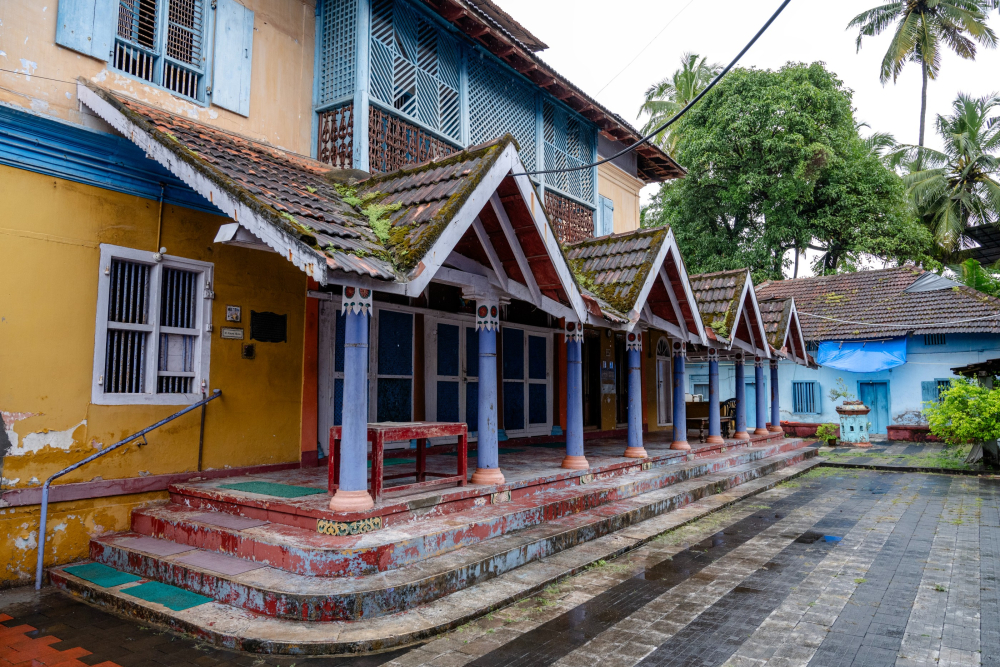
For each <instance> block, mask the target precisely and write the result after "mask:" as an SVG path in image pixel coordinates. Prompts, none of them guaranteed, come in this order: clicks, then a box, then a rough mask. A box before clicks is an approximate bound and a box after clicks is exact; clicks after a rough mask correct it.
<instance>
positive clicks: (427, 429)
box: [327, 422, 469, 503]
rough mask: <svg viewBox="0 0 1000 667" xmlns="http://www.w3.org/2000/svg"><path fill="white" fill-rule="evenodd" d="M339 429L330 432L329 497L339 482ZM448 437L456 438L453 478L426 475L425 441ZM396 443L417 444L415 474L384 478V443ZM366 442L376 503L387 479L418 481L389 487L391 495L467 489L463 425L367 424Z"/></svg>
mask: <svg viewBox="0 0 1000 667" xmlns="http://www.w3.org/2000/svg"><path fill="white" fill-rule="evenodd" d="M341 428H342V427H340V426H334V427H333V428H331V429H330V453H331V454H330V461H331V465H330V468H329V481H328V483H327V486H328V487H329V489H330V493H333V492H334V491H335V490H336V489H337V480H339V479H340V474H339V473H340V435H341ZM448 436H458V472H456V473H455V474H454V475H451V474H449V473H442V472H428V471H427V469H426V468H427V453H426V452H427V440H428V438H441V437H448ZM399 440H416V441H417V471H416V472H415V473H412V472H407V473H402V474H398V475H389V476H383V474H382V468H383V466H382V454H383V452H384V450H385V443H386V442H395V441H399ZM368 442H370V443H372V474H371V481H370V484H369V487H368V489H369V493H371V496H372V498H374V499H375V502H376V503H379V502H382V483H383V481H384V480H387V479H400V478H402V477H414V476H416V478H417V481H416V482H415V483H413V484H403V485H400V486H394V487H392V488H391V489H389V491H391V492H396V491H405V490H410V489H419V488H422V487H426V486H437V485H440V484H451V483H456V482H457V483H458V485H459V486H465V485H466V478H467V476H468V459H467V457H468V449H469V427H468V426H467V425H466V424H465V423H464V422H463V423H457V424H456V423H450V422H382V423H378V424H368ZM401 451H406V450H401ZM428 477H435V478H437V479H432V480H430V481H428V480H427V478H428Z"/></svg>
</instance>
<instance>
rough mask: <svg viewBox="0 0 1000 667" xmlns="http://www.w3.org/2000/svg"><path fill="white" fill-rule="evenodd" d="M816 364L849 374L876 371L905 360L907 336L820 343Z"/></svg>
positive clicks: (900, 364) (903, 362)
mask: <svg viewBox="0 0 1000 667" xmlns="http://www.w3.org/2000/svg"><path fill="white" fill-rule="evenodd" d="M816 363H818V364H819V365H820V366H827V367H829V368H836V369H837V370H840V371H849V372H851V373H876V372H878V371H884V370H886V369H887V368H895V367H896V366H902V365H903V364H905V363H906V338H903V337H900V338H890V339H888V340H876V341H871V340H857V341H838V340H826V341H823V342H822V343H820V344H819V352H817V353H816Z"/></svg>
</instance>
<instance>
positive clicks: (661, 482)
mask: <svg viewBox="0 0 1000 667" xmlns="http://www.w3.org/2000/svg"><path fill="white" fill-rule="evenodd" d="M805 444H806V443H805V442H803V441H801V440H797V439H785V440H778V441H776V442H767V443H764V444H762V445H761V446H758V447H749V448H743V449H738V450H735V451H730V452H726V453H723V454H719V455H717V456H714V457H710V458H704V459H697V460H694V461H686V460H683V459H680V460H678V462H676V463H674V464H672V465H662V466H656V467H651V468H650V469H648V470H645V471H644V470H642V467H641V466H633V467H632V468H631V469H630V471H629V472H628V473H627V474H619V473H612V472H606V473H599V474H596V475H590V476H589V477H588V476H577V477H575V478H573V479H574V482H573V484H572V485H568V486H566V485H562V486H556V487H552V488H549V489H548V490H547V491H544V492H541V493H538V492H534V493H526V494H523V495H519V494H517V493H513V492H512V493H510V494H506V493H500V494H495V495H493V496H481V497H480V498H481V500H482V502H481V503H479V504H478V505H477V506H474V507H471V508H470V509H468V510H466V511H464V512H461V513H449V514H444V515H437V516H435V515H434V514H433V513H432V512H431V510H432V509H433V506H428V507H425V508H415V509H413V510H411V511H410V512H409V514H408V517H409V518H408V520H407V521H405V522H404V521H396V522H394V523H393V524H392V525H390V526H388V527H386V528H382V529H381V530H376V531H373V532H370V533H365V534H361V535H351V536H343V537H335V536H330V535H325V534H323V533H320V532H318V531H317V530H316V529H315V528H303V527H296V526H290V525H287V524H286V523H265V524H263V525H258V526H251V527H247V528H243V529H240V528H238V527H223V526H219V525H214V524H212V523H210V522H209V521H208V520H206V517H205V510H204V509H203V508H200V507H199V508H191V507H187V506H184V505H179V504H176V503H170V504H167V505H161V506H154V507H149V508H144V509H139V510H136V511H135V512H133V515H132V530H133V531H135V532H136V533H140V534H142V535H148V536H150V537H155V538H159V539H164V540H168V541H171V542H176V543H178V544H182V545H186V546H190V547H196V548H199V549H205V550H209V551H217V552H219V553H225V554H229V555H231V556H236V557H238V558H243V559H246V560H250V561H254V562H257V563H262V564H265V565H268V566H270V567H272V568H276V569H280V570H285V571H287V572H291V573H295V574H301V575H305V576H318V577H359V576H365V575H372V574H376V573H378V572H388V571H390V570H394V569H397V568H401V567H408V566H411V565H413V564H415V563H419V562H421V561H424V560H426V559H428V558H432V557H435V556H440V555H442V554H445V553H447V552H449V551H453V550H455V549H459V548H462V547H468V546H471V545H474V544H479V543H482V542H486V541H490V540H493V539H495V538H497V537H499V536H501V535H507V534H510V533H511V532H512V531H518V530H524V529H527V528H531V527H533V526H538V525H540V524H543V523H545V522H549V521H553V520H555V519H559V518H561V517H565V516H569V515H572V514H576V513H579V512H582V511H586V510H588V509H593V508H596V507H600V506H602V505H607V504H609V503H613V502H617V501H620V500H625V499H628V498H632V497H634V496H637V495H639V494H643V493H648V492H650V491H656V490H657V489H661V488H664V487H668V486H670V485H673V484H678V483H680V482H684V481H687V480H691V479H696V478H698V477H702V476H704V475H709V474H712V473H717V472H720V471H723V470H726V469H729V468H734V467H736V466H741V465H745V464H747V463H752V462H754V461H760V460H763V459H766V458H768V457H771V456H775V455H778V454H781V453H782V452H789V451H797V450H798V449H800V448H802V447H803V446H805ZM681 461H683V462H681ZM211 516H213V515H209V517H211Z"/></svg>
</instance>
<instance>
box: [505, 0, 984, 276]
mask: <svg viewBox="0 0 1000 667" xmlns="http://www.w3.org/2000/svg"><path fill="white" fill-rule="evenodd" d="M495 1H496V2H497V4H499V5H500V6H501V7H502V8H503V9H504V11H506V12H507V13H509V14H510V15H511V16H513V17H514V18H515V19H516V20H517V21H518V22H520V23H521V24H522V25H524V26H525V27H526V28H527V29H528V30H529V31H531V32H532V33H533V34H535V36H537V37H538V38H539V39H541V40H542V41H543V42H545V43H546V44H548V45H549V48H548V49H547V50H545V51H542V52H541V53H540V54H539V56H540V57H541V58H542V59H543V60H544V61H546V62H547V63H548V64H549V65H551V66H552V67H554V68H555V69H556V71H558V72H559V73H560V74H562V75H563V76H565V77H567V78H568V79H569V80H570V81H572V82H573V83H575V84H576V85H577V86H579V87H580V88H581V89H583V90H584V91H585V92H586V93H588V94H589V95H591V96H592V97H595V98H596V99H597V100H598V101H599V102H601V103H602V104H603V105H605V106H606V107H607V108H609V109H611V110H612V111H615V112H617V113H619V114H621V115H622V116H623V117H624V118H625V119H626V120H628V121H629V122H631V123H633V124H634V125H635V126H636V127H641V125H642V121H639V120H637V119H636V114H637V113H638V110H639V107H640V105H641V104H642V101H643V97H644V93H645V91H646V88H648V87H649V86H650V85H651V84H652V83H654V82H656V81H658V80H660V79H662V78H663V77H665V76H668V75H670V74H672V73H673V71H674V70H675V69H677V68H678V67H679V66H680V59H681V55H682V54H684V53H685V52H688V51H692V52H695V53H698V54H701V55H704V56H707V57H708V58H709V61H710V62H719V63H727V62H729V60H731V59H732V58H733V57H734V56H735V55H736V54H737V53H738V52H739V50H740V49H741V48H743V46H744V45H745V44H746V43H747V42H748V41H749V40H750V38H751V37H753V35H754V33H756V32H757V30H759V29H760V27H761V26H762V25H763V24H764V22H765V21H766V20H767V18H768V17H769V16H770V15H771V14H772V13H773V12H774V10H775V9H777V7H778V5H780V4H781V3H780V0H610V1H608V0H603V1H601V2H598V1H597V0H495ZM879 4H882V3H881V1H880V0H837V1H836V2H819V1H818V0H792V2H791V4H789V5H788V7H787V8H786V9H785V11H784V12H783V13H782V15H781V16H780V17H778V19H777V20H776V21H775V22H774V24H773V25H772V26H771V27H770V28H769V29H768V31H767V32H766V33H765V34H764V35H763V36H762V37H761V38H760V40H759V41H758V42H757V43H756V44H755V45H754V46H753V48H751V49H750V51H749V52H747V54H746V55H745V56H744V57H743V60H742V61H741V62H740V65H741V66H744V67H757V68H768V69H776V68H778V67H781V66H782V65H784V64H785V63H786V62H789V61H793V62H806V63H810V62H815V61H822V62H824V63H826V66H827V68H828V69H830V70H831V71H832V72H834V73H836V74H837V76H838V77H839V78H840V79H841V80H842V81H843V82H844V84H845V85H846V86H847V87H848V88H850V89H851V90H853V91H854V98H853V99H854V107H855V118H856V119H857V120H858V121H863V122H866V123H868V125H869V126H870V127H871V128H872V129H873V130H877V131H880V132H890V133H892V134H893V135H894V136H895V137H896V140H897V141H900V142H903V143H913V144H915V143H917V136H918V131H919V118H920V70H919V68H918V67H916V66H915V65H913V64H909V65H907V66H906V67H905V68H904V70H903V73H902V74H901V75H900V77H899V79H898V81H896V82H895V83H892V82H891V81H890V82H889V83H887V84H886V85H885V86H883V85H882V84H881V83H880V82H879V69H880V64H881V62H882V57H883V56H884V55H885V50H886V48H888V45H889V40H890V37H891V35H890V33H888V32H887V33H884V34H882V35H880V36H878V37H867V38H865V40H864V42H863V44H862V48H861V51H860V52H858V51H857V49H856V46H855V38H856V36H857V31H856V30H854V29H852V30H847V24H848V23H849V22H850V20H851V19H852V18H854V17H855V16H856V15H857V14H858V13H860V12H862V11H865V10H867V9H870V8H872V7H874V6H877V5H879ZM678 13H679V14H678ZM675 17H676V18H675ZM668 23H669V25H668ZM990 23H991V27H992V28H993V30H994V31H996V32H998V33H1000V13H998V12H993V14H992V15H991V17H990ZM664 27H666V29H664ZM661 30H662V34H660V35H659V37H656V39H655V41H653V42H652V44H650V45H649V47H648V48H647V49H646V50H645V52H643V53H642V54H641V55H639V57H638V58H636V60H635V62H633V63H632V64H631V65H629V66H628V67H627V68H626V69H625V71H624V72H622V73H621V74H618V72H619V71H620V70H621V69H622V68H624V67H625V66H626V65H627V64H628V63H629V61H631V60H632V59H633V58H635V56H636V55H637V54H638V53H639V52H640V50H641V49H642V48H643V47H645V46H646V45H647V44H649V42H650V41H651V40H653V39H654V37H655V36H656V35H657V33H660V31H661ZM997 72H1000V50H998V49H984V48H980V49H979V54H978V56H977V58H976V60H975V61H968V60H963V59H962V58H960V57H958V56H956V55H954V54H953V53H951V52H948V51H946V52H945V55H944V57H943V62H942V67H941V73H940V75H939V77H938V79H937V80H932V81H931V82H930V85H929V87H928V94H927V140H926V143H927V145H928V146H931V147H935V148H937V147H940V141H939V139H938V138H937V136H936V135H935V133H934V130H933V120H934V118H935V117H936V114H946V113H948V112H949V111H950V108H951V103H952V101H953V100H954V99H955V96H956V94H957V93H959V92H966V93H970V94H973V95H976V96H982V95H987V94H989V93H992V92H996V91H997V90H998V89H1000V77H998V76H997ZM616 75H617V76H616ZM609 82H611V83H610V85H609ZM602 89H603V90H602ZM599 91H600V92H599ZM655 189H656V186H649V187H647V188H645V189H644V190H643V200H644V202H645V201H646V200H648V198H649V196H650V195H651V194H652V192H654V191H655ZM800 275H801V274H800Z"/></svg>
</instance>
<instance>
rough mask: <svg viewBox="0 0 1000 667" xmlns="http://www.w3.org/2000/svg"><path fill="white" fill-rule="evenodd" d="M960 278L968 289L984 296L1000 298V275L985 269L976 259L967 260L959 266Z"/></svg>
mask: <svg viewBox="0 0 1000 667" xmlns="http://www.w3.org/2000/svg"><path fill="white" fill-rule="evenodd" d="M958 277H959V280H961V281H962V284H963V285H965V286H967V287H971V288H972V289H974V290H978V291H980V292H982V293H983V294H989V295H990V296H995V297H1000V273H998V272H996V271H993V270H991V269H985V268H983V266H982V264H980V263H979V262H977V261H976V260H974V259H967V260H965V261H964V262H962V263H961V264H959V271H958Z"/></svg>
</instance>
